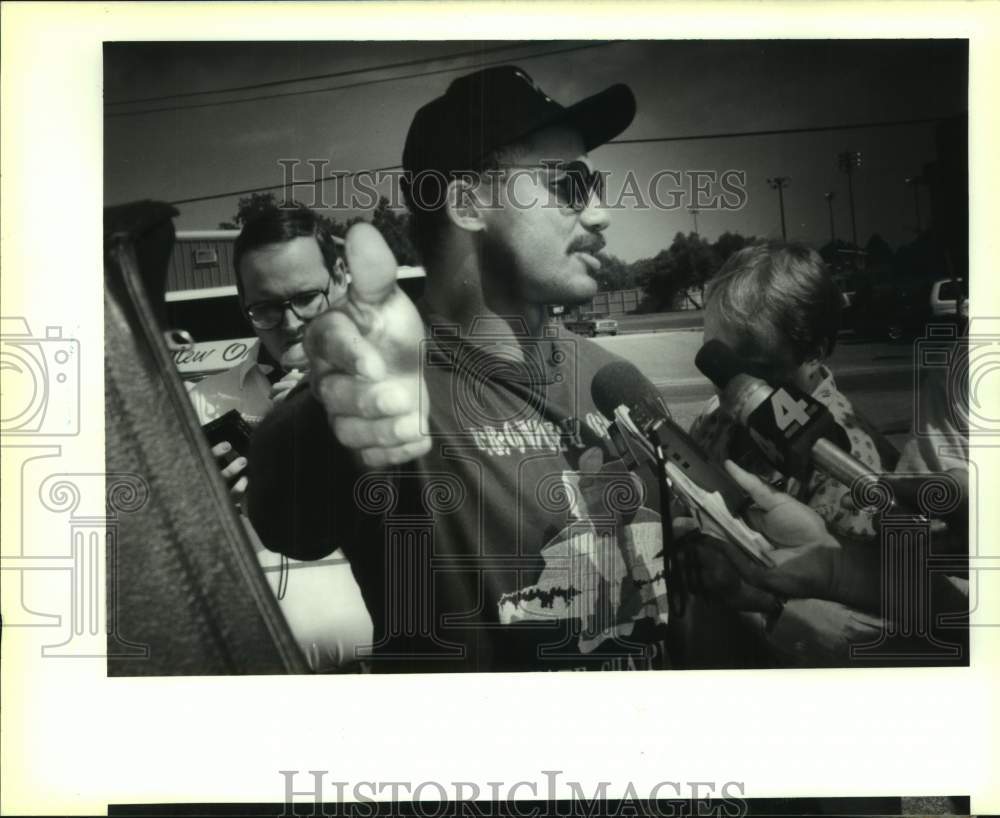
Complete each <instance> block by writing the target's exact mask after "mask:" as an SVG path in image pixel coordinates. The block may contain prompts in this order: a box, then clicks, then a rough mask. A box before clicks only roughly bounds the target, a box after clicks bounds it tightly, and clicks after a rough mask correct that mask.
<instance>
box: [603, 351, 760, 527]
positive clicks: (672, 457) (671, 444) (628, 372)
mask: <svg viewBox="0 0 1000 818" xmlns="http://www.w3.org/2000/svg"><path fill="white" fill-rule="evenodd" d="M590 394H591V397H593V399H594V404H595V405H596V406H597V408H598V409H600V410H601V413H602V414H603V415H604V416H605V417H606V418H607V419H608V420H611V421H614V420H616V419H617V417H618V415H617V410H619V408H620V407H624V408H626V409H627V410H628V415H629V418H630V419H631V421H632V422H633V423H634V425H635V426H636V428H637V429H638V430H639V432H640V433H641V434H642V436H643V437H644V438H645V439H646V440H647V441H649V443H650V444H651V446H652V447H653V448H654V449H659V451H660V452H661V453H662V457H663V460H664V461H666V462H671V463H673V464H674V465H675V466H677V467H678V468H679V469H680V470H681V471H682V472H683V473H684V474H685V475H686V476H687V477H688V478H690V479H691V481H692V482H694V483H695V484H697V485H698V486H699V487H700V488H702V489H703V490H705V491H706V492H709V493H712V492H718V493H719V494H720V495H721V496H722V499H723V501H724V502H725V504H726V508H727V509H729V512H730V514H732V515H733V516H734V517H737V516H739V515H740V514H741V513H742V512H743V511H744V510H745V509H746V506H747V505H748V503H749V500H750V498H749V496H748V495H747V494H746V492H744V491H743V489H742V488H741V487H740V485H739V483H737V482H736V481H735V480H733V478H732V477H730V476H729V474H728V473H727V472H726V471H725V470H724V469H722V468H721V467H720V466H718V465H716V464H714V463H712V462H710V461H709V459H708V456H707V455H706V454H705V452H704V450H703V449H702V448H701V447H700V446H699V445H698V444H697V443H696V442H695V441H694V440H693V439H692V438H691V436H690V435H688V434H687V432H685V431H684V430H683V429H681V428H680V427H679V426H678V425H677V424H676V423H674V421H673V420H671V419H670V411H669V410H668V409H667V406H666V404H665V403H664V402H663V398H661V397H660V393H659V391H658V390H657V388H656V387H655V386H653V384H652V383H650V381H649V379H648V378H646V376H645V375H643V374H642V373H641V372H640V371H639V370H638V369H637V368H636V367H635V366H634V365H633V364H630V363H629V362H628V361H613V362H612V363H609V364H605V365H604V366H603V367H601V369H600V370H598V372H597V374H596V375H595V376H594V380H593V382H592V383H591V386H590ZM647 454H652V456H653V457H654V458H655V456H656V455H655V453H648V452H647Z"/></svg>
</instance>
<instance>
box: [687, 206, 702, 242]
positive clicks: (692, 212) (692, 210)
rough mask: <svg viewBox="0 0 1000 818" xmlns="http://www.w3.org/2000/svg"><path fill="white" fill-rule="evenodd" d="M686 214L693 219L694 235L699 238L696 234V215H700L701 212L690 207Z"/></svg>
mask: <svg viewBox="0 0 1000 818" xmlns="http://www.w3.org/2000/svg"><path fill="white" fill-rule="evenodd" d="M688 213H690V214H691V216H692V217H693V218H694V234H695V235H696V236H698V237H699V238H700V235H699V233H698V214H699V213H701V211H700V210H698V208H696V207H692V208H690V209H689V210H688Z"/></svg>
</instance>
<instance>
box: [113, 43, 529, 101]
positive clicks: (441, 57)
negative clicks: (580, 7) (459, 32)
mask: <svg viewBox="0 0 1000 818" xmlns="http://www.w3.org/2000/svg"><path fill="white" fill-rule="evenodd" d="M530 45H531V41H530V40H529V41H528V42H519V43H518V44H516V45H510V44H508V45H502V46H497V47H496V48H477V49H475V50H474V51H460V52H458V53H456V54H442V55H439V56H437V57H422V58H420V59H417V60H406V61H404V62H394V63H385V64H383V65H373V66H371V67H369V68H352V69H350V70H347V71H334V72H333V73H330V74H313V75H311V76H308V77H292V78H290V79H286V80H272V81H270V82H257V83H254V84H253V85H231V86H229V87H228V88H214V89H212V90H210V91H184V92H179V93H176V94H162V95H161V96H157V97H138V98H136V99H115V100H108V101H107V102H106V103H105V104H106V105H133V104H135V103H139V102H160V101H162V100H165V99H183V98H188V97H201V96H208V95H211V94H228V93H231V92H233V91H255V90H257V89H258V88H273V87H275V86H278V85H291V84H293V83H297V82H313V81H315V80H329V79H333V78H334V77H347V76H351V75H353V74H369V73H371V72H373V71H387V70H389V69H391V68H409V67H410V66H413V65H422V64H425V63H429V62H440V61H441V60H456V59H459V58H460V57H475V56H477V55H479V54H493V53H495V52H497V51H510V50H511V49H515V48H525V47H528V46H530Z"/></svg>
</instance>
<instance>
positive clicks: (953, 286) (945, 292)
mask: <svg viewBox="0 0 1000 818" xmlns="http://www.w3.org/2000/svg"><path fill="white" fill-rule="evenodd" d="M959 292H960V282H958V281H942V282H941V288H940V289H939V290H938V298H939V299H940V300H941V301H954V300H955V299H956V298H958V295H959Z"/></svg>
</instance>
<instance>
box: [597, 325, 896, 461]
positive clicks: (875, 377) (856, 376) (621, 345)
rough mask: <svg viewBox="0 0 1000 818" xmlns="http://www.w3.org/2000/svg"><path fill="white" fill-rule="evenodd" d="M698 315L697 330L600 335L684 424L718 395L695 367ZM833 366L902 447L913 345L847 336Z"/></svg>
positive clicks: (861, 406)
mask: <svg viewBox="0 0 1000 818" xmlns="http://www.w3.org/2000/svg"><path fill="white" fill-rule="evenodd" d="M671 315H672V316H676V315H677V313H673V314H671ZM681 315H682V316H684V315H685V314H684V313H681ZM697 315H698V319H697V320H698V326H697V328H693V329H666V328H665V327H666V325H662V326H664V329H661V330H659V331H655V332H634V333H627V334H624V335H619V336H617V337H613V338H607V337H601V338H597V339H595V340H596V342H597V343H598V344H600V345H601V346H602V347H604V348H606V349H607V350H609V351H611V352H614V353H616V354H618V355H621V356H622V357H623V358H625V359H627V360H629V361H632V362H633V363H634V364H635V365H636V366H637V367H639V369H640V370H642V372H643V373H644V374H645V375H646V377H648V378H649V379H650V380H651V381H652V382H653V383H654V384H655V385H656V386H657V387H658V388H659V389H660V392H661V393H662V394H663V397H664V400H665V401H666V402H667V405H668V406H669V407H670V410H671V412H672V413H673V415H674V418H675V419H676V420H677V421H678V423H680V424H681V425H682V426H684V427H685V428H687V427H688V426H689V425H690V423H691V421H693V420H694V418H695V417H697V415H698V412H699V411H700V409H701V407H702V405H703V404H704V403H705V401H706V400H708V399H709V398H710V397H711V396H712V395H713V394H715V391H714V388H713V387H712V384H711V383H710V382H709V381H708V380H707V379H706V378H705V377H704V376H703V375H702V374H701V373H700V372H699V371H698V370H697V369H696V368H695V366H694V357H695V354H696V353H697V352H698V349H699V348H700V347H701V344H702V333H701V326H700V314H697ZM641 317H644V318H649V319H655V318H660V319H662V318H663V316H641ZM627 318H631V316H628V317H627ZM829 366H830V368H831V369H832V370H833V373H834V377H835V380H836V382H837V386H838V387H839V389H840V391H842V392H843V393H844V394H845V395H847V397H848V398H850V399H851V401H852V402H853V404H854V407H855V409H856V410H857V411H858V412H859V413H860V414H862V415H864V416H865V417H866V418H868V419H869V420H870V421H871V422H872V423H873V424H874V425H875V426H876V427H877V428H878V429H880V430H882V431H883V432H885V433H886V434H887V435H888V436H889V437H890V440H892V442H893V443H895V444H896V445H897V447H898V446H899V444H901V443H902V441H903V440H904V439H905V436H906V432H907V431H908V430H909V427H910V424H911V420H912V416H913V409H912V406H913V401H912V395H913V347H912V344H907V343H893V344H890V343H880V342H870V341H856V340H854V339H853V338H851V337H849V336H845V337H842V338H841V339H840V340H839V341H838V344H837V348H836V349H835V350H834V354H833V356H832V358H831V359H830V361H829Z"/></svg>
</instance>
